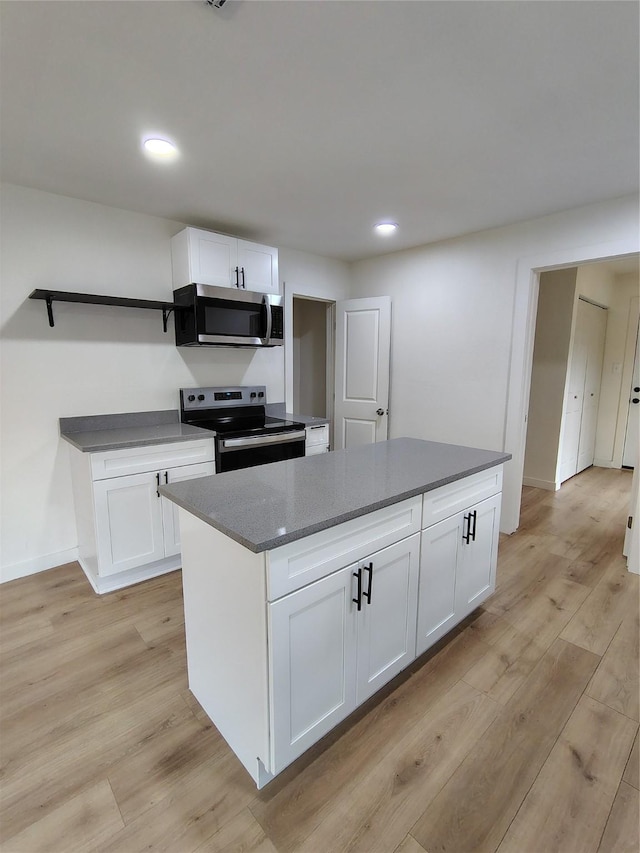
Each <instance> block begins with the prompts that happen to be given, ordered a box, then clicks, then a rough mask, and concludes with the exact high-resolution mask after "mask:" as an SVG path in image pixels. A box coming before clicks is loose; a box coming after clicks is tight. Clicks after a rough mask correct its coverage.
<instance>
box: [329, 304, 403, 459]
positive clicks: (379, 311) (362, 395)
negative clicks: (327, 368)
mask: <svg viewBox="0 0 640 853" xmlns="http://www.w3.org/2000/svg"><path fill="white" fill-rule="evenodd" d="M390 347H391V298H390V297H389V296H377V297H369V298H367V299H348V300H346V301H344V302H338V303H336V371H335V372H336V380H335V435H334V441H335V447H336V449H338V450H339V449H341V448H346V447H355V446H357V445H359V444H371V443H373V442H375V441H384V440H385V439H386V438H387V431H388V408H389V352H390Z"/></svg>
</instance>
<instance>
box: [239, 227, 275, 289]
mask: <svg viewBox="0 0 640 853" xmlns="http://www.w3.org/2000/svg"><path fill="white" fill-rule="evenodd" d="M238 266H239V267H240V270H241V273H240V275H241V279H240V280H241V283H243V284H244V287H245V289H246V290H255V291H257V292H258V293H279V292H280V283H279V281H278V250H277V249H273V248H272V247H271V246H261V245H259V244H258V243H249V242H247V241H246V240H238ZM242 270H244V274H242Z"/></svg>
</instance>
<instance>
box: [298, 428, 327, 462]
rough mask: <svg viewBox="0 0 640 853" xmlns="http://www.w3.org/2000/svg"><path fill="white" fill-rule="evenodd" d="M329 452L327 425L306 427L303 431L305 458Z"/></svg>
mask: <svg viewBox="0 0 640 853" xmlns="http://www.w3.org/2000/svg"><path fill="white" fill-rule="evenodd" d="M328 450H329V424H318V425H317V426H308V427H306V429H305V442H304V453H305V456H316V455H317V454H319V453H327V452H328Z"/></svg>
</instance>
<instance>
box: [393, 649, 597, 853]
mask: <svg viewBox="0 0 640 853" xmlns="http://www.w3.org/2000/svg"><path fill="white" fill-rule="evenodd" d="M598 661H599V658H598V657H597V656H596V655H594V654H592V653H591V652H587V651H586V650H584V649H581V648H579V647H577V646H573V645H571V644H569V643H565V642H563V641H562V640H557V641H556V642H555V643H554V644H553V645H552V646H551V648H550V649H549V651H548V652H547V653H546V654H545V655H544V657H543V658H542V660H541V661H540V663H539V664H538V666H537V667H536V668H535V669H534V670H533V672H532V673H531V675H530V676H529V677H528V678H527V680H526V681H525V682H524V684H523V685H522V687H521V688H520V689H519V690H518V692H517V693H516V694H515V695H514V696H513V697H512V699H511V700H510V701H509V702H508V703H507V705H505V706H504V708H503V709H502V712H501V713H500V715H499V716H498V717H497V718H496V720H495V721H494V723H492V724H491V726H490V727H489V729H488V730H487V732H486V733H485V735H484V737H483V738H482V739H481V740H480V741H479V742H478V744H477V745H476V747H475V748H474V749H473V750H472V751H471V752H470V753H469V755H468V756H467V758H466V759H465V761H463V763H462V764H461V765H460V767H459V768H458V769H457V770H456V772H455V773H454V774H453V776H452V777H451V779H449V781H448V782H447V784H446V785H445V786H444V788H443V789H442V791H441V792H440V793H439V794H438V796H437V797H436V798H435V799H434V800H433V801H432V802H431V804H430V805H429V806H428V807H427V809H426V810H425V812H424V814H423V815H422V816H421V817H420V818H419V819H418V820H417V821H416V823H415V825H414V826H413V827H412V828H411V829H410V832H411V835H413V836H414V838H415V839H416V840H417V841H418V842H419V843H420V844H422V846H423V847H424V848H425V850H428V851H429V853H436V851H438V853H439V851H458V850H460V851H461V850H464V851H471V850H473V851H492V853H493V851H495V849H496V847H497V845H498V844H499V843H500V841H501V839H502V837H503V835H504V833H505V832H506V830H507V829H508V827H509V824H510V823H511V821H512V820H513V817H514V816H515V814H516V812H517V811H518V808H519V807H520V804H521V803H522V800H523V798H524V796H525V795H526V793H527V791H528V790H529V788H530V787H531V784H532V783H533V781H534V779H535V778H536V776H537V774H538V772H539V770H540V768H541V767H542V765H543V764H544V762H545V761H546V759H547V757H548V755H549V753H550V751H551V749H552V747H553V744H554V742H555V740H556V739H557V737H558V734H559V733H560V731H561V730H562V728H563V726H564V725H565V723H566V721H567V719H568V718H569V716H570V715H571V713H572V711H573V709H574V707H575V705H576V702H577V701H578V698H579V697H580V696H581V694H582V692H583V691H584V688H585V687H586V685H587V683H588V682H589V680H590V678H591V676H592V674H593V672H594V671H595V668H596V666H597V664H598ZM520 853H522V851H520Z"/></svg>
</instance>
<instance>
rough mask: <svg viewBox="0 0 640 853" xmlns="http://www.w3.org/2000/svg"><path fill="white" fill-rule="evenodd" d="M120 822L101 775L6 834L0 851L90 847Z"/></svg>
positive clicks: (42, 852)
mask: <svg viewBox="0 0 640 853" xmlns="http://www.w3.org/2000/svg"><path fill="white" fill-rule="evenodd" d="M123 826H124V824H123V822H122V818H121V816H120V812H119V811H118V806H117V805H116V801H115V799H114V796H113V794H112V792H111V788H110V787H109V783H108V782H107V780H106V779H104V780H103V781H102V782H98V783H97V784H95V785H93V786H91V787H90V788H88V789H87V790H85V791H81V792H80V793H78V794H76V796H74V797H72V798H71V799H69V800H67V801H65V802H64V803H61V805H60V806H58V807H57V808H56V809H54V810H53V811H51V812H49V814H47V815H45V816H44V817H42V818H41V819H40V820H37V821H35V822H34V823H32V824H30V825H29V826H27V827H26V828H25V829H24V830H23V831H22V832H20V833H18V834H17V835H14V836H13V837H12V838H9V839H8V840H7V841H6V842H5V843H4V844H3V845H2V850H3V853H80V851H91V850H93V849H95V846H96V845H98V844H100V843H101V842H102V841H103V840H104V839H105V838H109V837H110V836H111V835H113V834H114V833H116V832H118V831H119V830H120V829H121V828H122V827H123Z"/></svg>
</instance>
